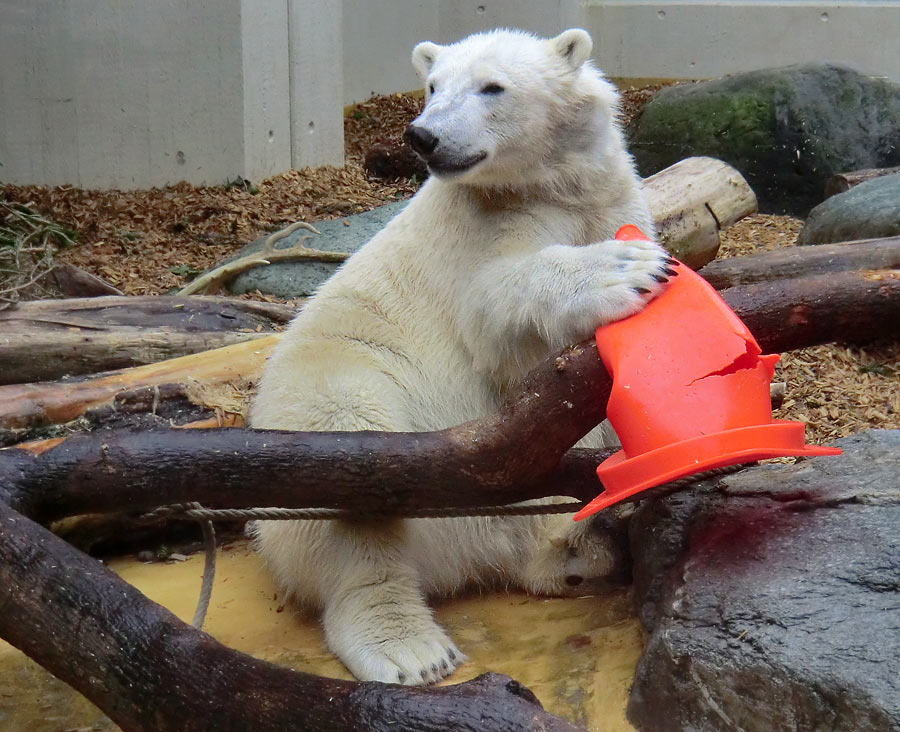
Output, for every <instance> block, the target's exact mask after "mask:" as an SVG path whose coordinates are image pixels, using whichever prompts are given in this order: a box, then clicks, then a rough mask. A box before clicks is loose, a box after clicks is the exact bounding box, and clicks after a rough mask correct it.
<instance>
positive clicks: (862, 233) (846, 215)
mask: <svg viewBox="0 0 900 732" xmlns="http://www.w3.org/2000/svg"><path fill="white" fill-rule="evenodd" d="M888 236H900V173H895V174H893V175H886V176H884V177H882V178H873V179H872V180H868V181H866V182H865V183H860V184H859V185H858V186H854V187H853V188H851V189H850V190H849V191H847V192H845V193H839V194H838V195H836V196H832V197H831V198H829V199H827V200H826V201H824V202H822V203H820V204H819V205H818V206H816V207H815V208H814V209H813V210H812V211H810V212H809V218H808V219H807V220H806V224H805V225H804V227H803V228H802V229H801V230H800V236H799V237H798V238H797V243H798V244H831V243H832V242H839V241H853V240H854V239H878V238H881V237H888Z"/></svg>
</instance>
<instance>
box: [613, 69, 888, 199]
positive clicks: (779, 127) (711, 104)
mask: <svg viewBox="0 0 900 732" xmlns="http://www.w3.org/2000/svg"><path fill="white" fill-rule="evenodd" d="M628 136H629V142H630V146H631V151H632V153H633V154H634V156H635V159H636V160H637V163H638V168H639V170H640V173H641V175H642V176H644V177H646V176H648V175H652V174H653V173H656V172H657V171H659V170H662V169H663V168H665V167H667V166H669V165H672V164H674V163H676V162H678V161H679V160H682V159H684V158H686V157H690V156H692V155H708V156H710V157H715V158H719V159H720V160H724V161H725V162H727V163H729V164H731V165H733V166H734V167H736V168H737V169H738V170H739V171H740V172H741V173H742V174H743V176H744V177H745V178H746V179H747V182H748V183H749V184H750V186H751V187H752V188H753V190H754V191H755V192H756V194H757V197H758V199H759V205H760V210H761V211H763V212H766V213H790V214H794V215H801V216H805V215H806V213H807V212H808V211H809V209H810V208H812V207H813V206H815V205H816V204H817V203H819V202H820V201H821V200H822V197H823V191H824V185H825V181H826V180H827V179H828V178H830V177H831V176H833V175H836V174H837V173H841V172H845V171H848V170H859V169H862V168H883V167H890V166H892V165H897V164H898V163H900V85H897V84H893V83H891V82H888V81H886V80H885V79H877V78H871V77H867V76H864V75H862V74H860V73H858V72H856V71H854V70H853V69H850V68H846V67H841V66H836V65H833V64H824V63H823V64H805V65H798V66H788V67H784V68H779V69H765V70H761V71H751V72H747V73H744V74H737V75H734V76H728V77H725V78H722V79H716V80H713V81H707V82H698V83H694V84H681V85H676V86H671V87H666V88H664V89H661V90H660V91H659V92H658V93H657V94H656V95H654V97H653V99H652V100H651V101H650V102H649V103H648V104H647V105H646V106H645V107H644V109H643V111H642V113H641V114H640V115H639V116H638V117H637V118H636V119H635V120H633V122H632V124H631V125H630V127H629V130H628Z"/></svg>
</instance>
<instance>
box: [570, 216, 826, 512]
mask: <svg viewBox="0 0 900 732" xmlns="http://www.w3.org/2000/svg"><path fill="white" fill-rule="evenodd" d="M616 238H617V239H621V240H629V239H646V237H645V236H644V235H643V234H642V233H641V232H640V230H639V229H637V227H634V226H624V227H622V228H621V229H620V230H619V232H618V233H617V234H616ZM673 269H675V270H676V271H677V272H678V276H677V277H673V278H672V279H671V280H670V282H669V284H668V285H667V287H666V289H665V290H664V291H663V292H662V294H660V295H659V296H658V297H656V298H655V299H654V300H652V301H651V302H650V303H648V304H647V306H646V307H645V308H644V309H643V310H642V311H641V312H639V313H637V314H636V315H632V316H631V317H629V318H625V319H624V320H620V321H617V322H615V323H611V324H609V325H606V326H603V327H600V328H598V329H597V333H596V339H597V350H598V351H599V352H600V357H601V358H602V359H603V363H604V365H605V366H606V368H607V370H608V371H609V373H610V375H611V376H612V379H613V386H612V392H611V394H610V398H609V403H608V405H607V417H608V418H609V421H610V423H611V424H612V426H613V428H614V429H615V431H616V434H617V435H618V437H619V439H620V440H621V442H622V449H621V450H620V451H619V452H617V453H616V454H615V455H613V456H612V457H610V458H608V459H607V460H605V461H604V462H603V463H602V464H601V465H600V467H598V468H597V475H598V476H599V478H600V480H601V481H602V482H603V486H604V488H605V490H604V491H603V493H601V494H600V495H599V496H598V497H597V498H595V499H594V500H593V501H591V502H590V503H589V504H588V505H587V506H585V507H584V508H583V509H581V511H579V512H578V513H577V514H575V520H576V521H578V520H580V519H583V518H586V517H587V516H590V515H591V514H593V513H596V512H597V511H600V510H601V509H603V508H606V507H607V506H611V505H612V504H614V503H616V502H618V501H621V500H622V499H623V498H627V497H628V496H632V495H634V494H635V493H638V492H640V491H643V490H646V489H647V488H651V487H653V486H656V485H660V484H662V483H667V482H668V481H670V480H675V479H676V478H681V477H684V476H686V475H691V474H692V473H698V472H702V471H704V470H710V469H712V468H717V467H723V466H726V465H735V464H738V463H744V462H751V461H754V460H762V459H763V458H771V457H782V456H786V455H839V454H840V452H841V451H840V450H839V449H837V448H831V447H818V446H815V445H806V444H805V439H804V429H805V428H804V425H803V423H802V422H787V421H783V420H773V419H772V408H771V399H770V396H769V384H770V382H771V380H772V373H773V371H774V368H775V363H776V362H777V361H778V359H779V356H778V355H767V356H764V355H761V350H760V347H759V345H758V344H757V342H756V340H755V339H754V338H753V335H752V334H751V333H750V331H749V330H747V327H746V326H745V325H744V324H743V323H742V322H741V320H740V319H739V318H738V317H737V315H735V314H734V312H733V311H732V310H731V308H729V307H728V305H726V304H725V301H724V300H722V298H721V297H719V294H718V293H717V292H716V291H715V290H714V289H713V288H712V287H711V286H710V285H709V284H708V283H707V282H706V280H704V279H703V278H702V277H700V275H698V274H696V273H695V272H693V271H692V270H691V269H690V268H689V267H687V266H685V265H683V264H681V263H679V264H677V265H674V266H673Z"/></svg>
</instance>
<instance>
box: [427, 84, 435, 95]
mask: <svg viewBox="0 0 900 732" xmlns="http://www.w3.org/2000/svg"><path fill="white" fill-rule="evenodd" d="M428 93H429V94H434V84H433V83H432V84H429V85H428Z"/></svg>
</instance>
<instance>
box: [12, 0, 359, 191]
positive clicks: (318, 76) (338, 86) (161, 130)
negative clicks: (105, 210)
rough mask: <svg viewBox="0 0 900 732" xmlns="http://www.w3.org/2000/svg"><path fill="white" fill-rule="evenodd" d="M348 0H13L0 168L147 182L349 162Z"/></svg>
mask: <svg viewBox="0 0 900 732" xmlns="http://www.w3.org/2000/svg"><path fill="white" fill-rule="evenodd" d="M341 58H342V30H341V2H340V0H330V1H329V0H325V1H320V0H216V2H197V1H196V0H152V2H147V0H79V1H78V2H72V1H66V2H52V1H51V0H5V1H4V2H2V3H0V180H3V181H6V182H12V183H42V184H63V183H70V184H73V185H78V186H85V187H92V188H107V187H118V188H143V187H150V186H155V185H164V184H166V183H171V182H177V181H179V180H186V181H189V182H191V183H223V182H225V181H226V180H228V179H233V178H235V177H236V176H238V175H242V176H244V177H247V178H251V179H259V178H262V177H265V176H268V175H272V174H274V173H278V172H281V171H284V170H287V169H289V168H291V167H292V166H293V167H303V166H305V165H321V164H326V163H331V164H336V165H340V164H341V163H342V161H343V127H342V117H341V112H342V103H343V102H342V100H343V85H342V80H343V73H342V66H341Z"/></svg>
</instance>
